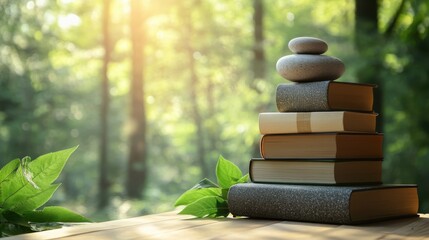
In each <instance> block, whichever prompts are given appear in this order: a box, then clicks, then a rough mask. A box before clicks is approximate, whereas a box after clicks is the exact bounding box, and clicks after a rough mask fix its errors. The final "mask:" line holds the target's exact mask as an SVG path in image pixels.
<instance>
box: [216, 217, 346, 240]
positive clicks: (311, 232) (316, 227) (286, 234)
mask: <svg viewBox="0 0 429 240" xmlns="http://www.w3.org/2000/svg"><path fill="white" fill-rule="evenodd" d="M337 226H338V225H331V224H318V223H304V222H292V221H282V222H278V223H273V224H269V225H266V226H261V227H259V228H247V229H243V231H236V232H228V233H225V234H224V235H223V236H218V237H215V238H214V239H243V240H245V239H246V240H247V239H266V238H268V239H285V238H287V239H312V238H313V236H315V235H317V234H319V233H320V232H324V231H328V230H330V229H333V228H336V227H337Z"/></svg>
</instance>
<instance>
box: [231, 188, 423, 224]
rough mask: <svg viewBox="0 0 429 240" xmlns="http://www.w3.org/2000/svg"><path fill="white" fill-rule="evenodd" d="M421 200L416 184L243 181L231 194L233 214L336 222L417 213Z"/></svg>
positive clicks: (342, 222)
mask: <svg viewBox="0 0 429 240" xmlns="http://www.w3.org/2000/svg"><path fill="white" fill-rule="evenodd" d="M418 202H419V200H418V195H417V186H416V185H372V186H322V185H290V184H267V183H243V184H236V185H234V186H232V187H231V189H230V190H229V194H228V207H229V210H230V212H231V213H232V214H233V215H234V216H248V217H252V218H268V219H281V220H292V221H305V222H318V223H333V224H357V223H363V222H372V221H379V220H384V219H391V218H398V217H405V216H417V210H418Z"/></svg>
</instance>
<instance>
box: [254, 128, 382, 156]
mask: <svg viewBox="0 0 429 240" xmlns="http://www.w3.org/2000/svg"><path fill="white" fill-rule="evenodd" d="M260 148H261V156H262V157H263V158H265V159H284V158H383V135H382V134H353V133H313V134H278V135H263V136H262V138H261V147H260Z"/></svg>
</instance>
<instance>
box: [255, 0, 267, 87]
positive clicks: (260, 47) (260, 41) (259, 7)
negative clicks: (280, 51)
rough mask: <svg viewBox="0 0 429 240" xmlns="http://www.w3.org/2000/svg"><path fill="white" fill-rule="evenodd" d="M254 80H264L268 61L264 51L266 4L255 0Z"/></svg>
mask: <svg viewBox="0 0 429 240" xmlns="http://www.w3.org/2000/svg"><path fill="white" fill-rule="evenodd" d="M253 39H254V45H253V78H254V79H264V78H265V72H266V60H265V51H264V41H265V38H264V3H263V0H253Z"/></svg>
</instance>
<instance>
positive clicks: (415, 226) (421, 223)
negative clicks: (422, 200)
mask: <svg viewBox="0 0 429 240" xmlns="http://www.w3.org/2000/svg"><path fill="white" fill-rule="evenodd" d="M403 238H407V239H429V214H422V215H420V219H419V220H418V221H415V222H412V223H410V224H408V225H404V226H402V227H399V228H397V229H396V230H394V231H392V232H391V233H389V234H387V235H386V236H385V237H384V238H383V239H403Z"/></svg>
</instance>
